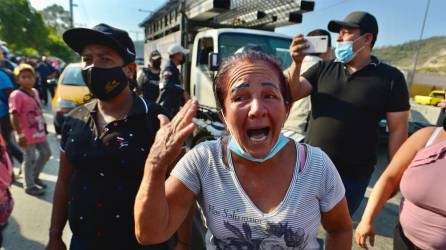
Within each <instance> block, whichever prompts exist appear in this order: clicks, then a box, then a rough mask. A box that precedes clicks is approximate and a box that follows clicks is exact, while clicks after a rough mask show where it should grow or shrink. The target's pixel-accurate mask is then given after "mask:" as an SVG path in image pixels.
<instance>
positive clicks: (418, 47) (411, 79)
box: [408, 0, 431, 89]
mask: <svg viewBox="0 0 446 250" xmlns="http://www.w3.org/2000/svg"><path fill="white" fill-rule="evenodd" d="M430 3H431V0H427V2H426V10H425V11H424V18H423V24H422V25H421V32H420V37H419V38H418V46H417V50H416V52H415V58H414V62H413V66H412V72H409V79H408V80H409V81H408V83H409V89H410V87H411V86H412V84H413V80H414V79H415V72H416V70H417V63H418V56H419V54H420V49H421V45H420V42H421V39H423V34H424V27H425V25H426V19H427V13H428V12H429V6H430Z"/></svg>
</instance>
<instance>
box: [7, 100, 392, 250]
mask: <svg viewBox="0 0 446 250" xmlns="http://www.w3.org/2000/svg"><path fill="white" fill-rule="evenodd" d="M45 118H46V120H47V123H48V124H49V130H50V135H49V137H48V141H49V143H50V146H51V150H52V153H53V156H52V157H51V159H50V161H49V162H48V164H47V165H46V167H45V169H44V171H43V173H42V176H41V177H42V179H43V180H44V181H45V183H46V184H48V188H47V193H46V194H45V195H44V196H42V197H40V198H36V197H34V196H29V195H27V194H25V193H24V192H23V189H22V188H21V183H22V181H23V179H22V178H18V179H17V182H16V183H15V184H14V185H13V186H12V188H11V190H12V195H13V196H14V199H15V202H16V204H15V209H14V211H13V213H12V217H11V218H10V220H9V225H8V226H7V227H6V229H5V230H4V232H3V235H4V248H2V249H6V250H41V249H44V248H45V245H46V243H47V241H48V228H49V223H50V216H51V215H50V214H51V204H52V199H53V191H54V186H55V183H56V179H57V173H58V166H59V157H58V154H59V150H58V144H59V139H58V138H56V136H55V135H54V128H53V127H52V115H51V111H50V109H47V110H46V114H45ZM380 150H381V153H380V156H383V155H385V148H384V147H382V148H381V149H380ZM384 167H385V159H384V157H380V159H379V163H378V166H377V168H376V170H375V173H374V175H373V177H372V181H371V185H370V186H369V190H368V192H367V195H366V197H368V195H369V194H370V187H371V186H372V185H373V184H374V183H375V182H376V179H377V177H378V176H379V175H380V174H381V173H382V171H383V169H384ZM17 170H18V169H17V168H15V171H16V172H17ZM399 199H400V197H399V196H396V197H395V198H393V199H392V200H390V201H389V202H388V203H387V204H386V206H385V207H384V209H383V210H382V212H381V214H380V215H379V217H378V218H377V220H376V231H377V234H378V236H377V238H376V245H375V247H374V248H373V249H392V234H393V228H394V226H395V221H396V218H397V215H398V204H399ZM366 201H367V199H364V201H363V203H362V205H361V208H360V209H359V210H358V212H357V213H356V214H355V215H354V217H353V218H354V225H355V226H356V225H357V223H358V220H359V219H360V215H361V214H362V212H363V209H364V206H365V203H366ZM70 237H71V232H70V230H69V229H68V227H66V228H65V232H64V240H65V242H69V239H70ZM353 249H360V248H359V247H358V246H357V245H356V244H353Z"/></svg>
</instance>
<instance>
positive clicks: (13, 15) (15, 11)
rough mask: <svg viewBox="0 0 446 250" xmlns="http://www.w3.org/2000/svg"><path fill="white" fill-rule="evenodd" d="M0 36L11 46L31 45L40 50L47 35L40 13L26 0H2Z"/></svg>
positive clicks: (17, 48) (21, 47)
mask: <svg viewBox="0 0 446 250" xmlns="http://www.w3.org/2000/svg"><path fill="white" fill-rule="evenodd" d="M0 37H1V38H2V39H3V40H4V41H6V42H8V43H9V44H10V45H11V47H12V48H14V49H16V50H23V49H25V48H27V47H32V48H34V49H36V50H41V49H42V48H43V47H44V46H45V42H46V39H47V37H48V29H47V28H46V26H45V24H44V22H43V19H42V16H41V15H40V13H38V12H37V11H35V10H34V9H33V8H31V7H30V5H29V2H28V1H27V0H2V3H1V4H0Z"/></svg>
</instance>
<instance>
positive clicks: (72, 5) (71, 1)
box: [69, 0, 77, 29]
mask: <svg viewBox="0 0 446 250" xmlns="http://www.w3.org/2000/svg"><path fill="white" fill-rule="evenodd" d="M69 1H70V29H72V28H73V27H74V17H73V7H77V4H74V3H73V0H69Z"/></svg>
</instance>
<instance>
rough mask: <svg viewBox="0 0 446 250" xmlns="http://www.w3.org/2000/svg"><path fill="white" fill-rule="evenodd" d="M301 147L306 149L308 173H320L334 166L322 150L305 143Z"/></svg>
mask: <svg viewBox="0 0 446 250" xmlns="http://www.w3.org/2000/svg"><path fill="white" fill-rule="evenodd" d="M299 145H300V146H303V148H305V155H306V160H305V169H307V171H316V172H320V171H324V169H326V168H327V167H329V166H330V165H333V163H332V161H331V160H330V158H329V157H328V155H327V154H326V153H325V152H324V151H323V150H322V149H321V148H319V147H314V146H311V145H308V144H304V143H300V144H299ZM301 150H302V149H301Z"/></svg>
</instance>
